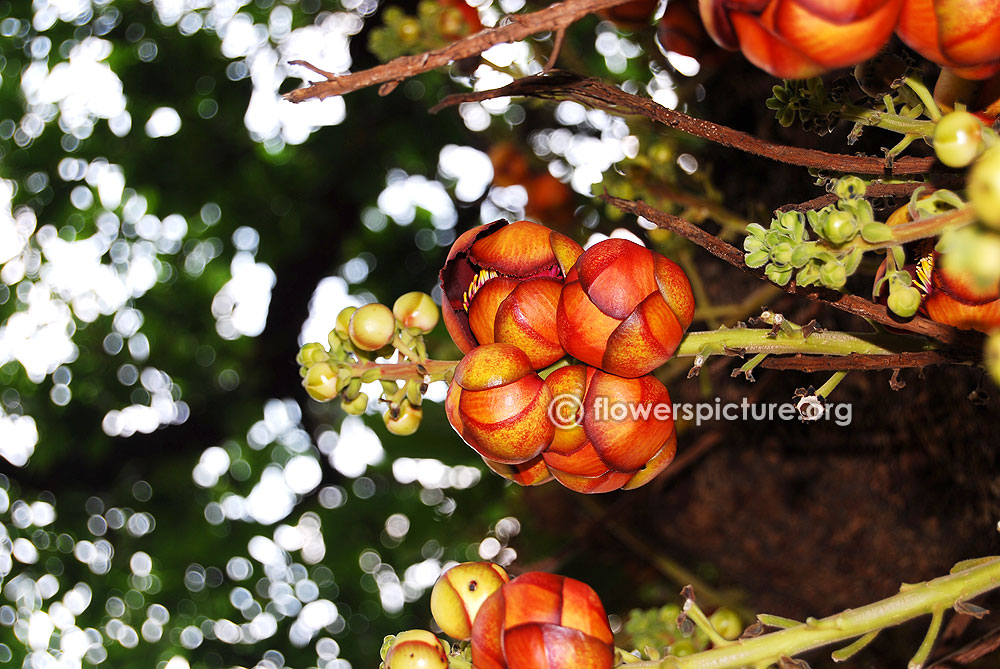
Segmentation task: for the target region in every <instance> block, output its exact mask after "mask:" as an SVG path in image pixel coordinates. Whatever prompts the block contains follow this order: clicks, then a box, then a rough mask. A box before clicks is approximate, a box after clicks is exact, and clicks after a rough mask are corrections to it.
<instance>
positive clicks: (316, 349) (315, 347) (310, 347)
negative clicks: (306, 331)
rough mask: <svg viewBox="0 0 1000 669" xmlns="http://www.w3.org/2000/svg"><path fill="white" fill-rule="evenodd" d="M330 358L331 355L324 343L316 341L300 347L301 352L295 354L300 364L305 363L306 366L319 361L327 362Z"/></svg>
mask: <svg viewBox="0 0 1000 669" xmlns="http://www.w3.org/2000/svg"><path fill="white" fill-rule="evenodd" d="M329 359H330V355H329V354H328V353H327V350H326V349H325V348H323V345H322V344H318V343H315V342H314V343H311V344H306V345H305V346H303V347H302V348H301V349H299V354H298V355H297V356H295V361H296V362H297V363H299V364H300V365H305V366H306V367H308V366H310V365H314V364H316V363H318V362H326V361H327V360H329Z"/></svg>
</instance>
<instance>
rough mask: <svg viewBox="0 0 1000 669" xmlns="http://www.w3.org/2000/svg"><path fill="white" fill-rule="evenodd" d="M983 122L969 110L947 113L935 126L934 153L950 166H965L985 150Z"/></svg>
mask: <svg viewBox="0 0 1000 669" xmlns="http://www.w3.org/2000/svg"><path fill="white" fill-rule="evenodd" d="M982 129H983V124H982V123H980V122H979V119H978V118H976V117H975V116H973V115H972V114H970V113H969V112H967V111H953V112H951V113H950V114H945V115H944V116H943V117H941V120H939V121H938V122H937V125H936V126H934V139H933V144H934V153H936V154H937V157H938V160H940V161H941V162H942V163H944V164H945V165H948V166H949V167H965V166H966V165H968V164H969V163H971V162H972V161H973V160H975V159H976V156H978V155H979V154H980V152H981V151H982V150H983V138H982Z"/></svg>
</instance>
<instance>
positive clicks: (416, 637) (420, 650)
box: [382, 630, 448, 669]
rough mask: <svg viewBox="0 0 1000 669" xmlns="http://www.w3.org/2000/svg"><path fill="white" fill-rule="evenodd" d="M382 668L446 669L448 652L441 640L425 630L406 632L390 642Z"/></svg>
mask: <svg viewBox="0 0 1000 669" xmlns="http://www.w3.org/2000/svg"><path fill="white" fill-rule="evenodd" d="M382 666H383V667H384V669H448V652H447V650H446V649H445V646H444V644H443V643H441V640H440V639H438V638H437V637H436V636H434V635H433V634H431V633H430V632H428V631H427V630H407V631H406V632H402V633H400V634H397V635H396V638H395V639H393V640H392V645H391V646H389V649H388V650H387V651H386V653H385V659H384V660H383V662H382Z"/></svg>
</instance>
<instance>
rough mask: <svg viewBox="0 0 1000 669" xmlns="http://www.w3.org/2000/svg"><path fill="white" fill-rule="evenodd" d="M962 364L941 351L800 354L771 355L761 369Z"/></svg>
mask: <svg viewBox="0 0 1000 669" xmlns="http://www.w3.org/2000/svg"><path fill="white" fill-rule="evenodd" d="M962 362H968V360H963V359H962V356H960V355H952V354H948V353H944V352H941V351H915V352H913V353H894V354H890V355H859V354H857V353H851V354H849V355H810V356H806V355H801V354H796V355H793V356H773V357H767V358H765V359H764V360H763V361H762V362H761V363H760V366H761V367H766V368H767V369H794V370H797V371H800V372H822V371H831V372H847V371H853V370H862V371H872V370H878V369H903V368H909V367H928V366H930V365H953V364H959V363H962Z"/></svg>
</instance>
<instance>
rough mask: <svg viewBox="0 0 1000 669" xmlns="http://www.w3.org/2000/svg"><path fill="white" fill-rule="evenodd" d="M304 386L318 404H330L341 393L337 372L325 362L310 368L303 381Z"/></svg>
mask: <svg viewBox="0 0 1000 669" xmlns="http://www.w3.org/2000/svg"><path fill="white" fill-rule="evenodd" d="M302 386H303V387H304V388H305V389H306V392H307V393H309V396H310V397H311V398H313V399H314V400H316V401H318V402H329V401H330V400H332V399H333V398H334V397H336V396H337V394H338V393H339V392H340V387H339V385H338V383H337V371H336V370H335V369H334V368H333V367H331V366H330V365H328V364H327V363H325V362H320V363H316V364H315V365H313V366H311V367H310V368H309V371H308V372H306V376H305V378H304V379H302Z"/></svg>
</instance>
